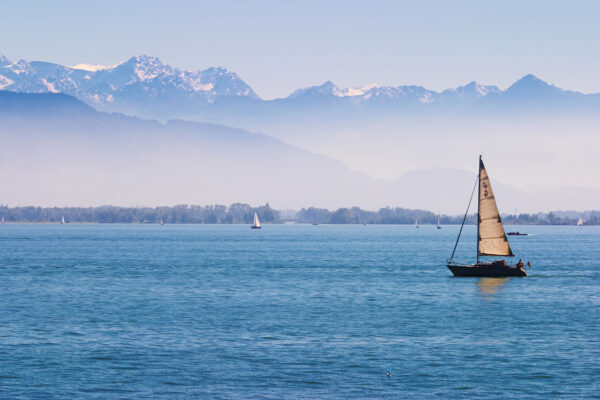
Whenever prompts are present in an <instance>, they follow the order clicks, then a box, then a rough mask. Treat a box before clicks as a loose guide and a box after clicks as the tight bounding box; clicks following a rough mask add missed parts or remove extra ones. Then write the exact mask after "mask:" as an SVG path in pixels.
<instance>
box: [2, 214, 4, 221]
mask: <svg viewBox="0 0 600 400" xmlns="http://www.w3.org/2000/svg"><path fill="white" fill-rule="evenodd" d="M2 223H4V215H3V216H2Z"/></svg>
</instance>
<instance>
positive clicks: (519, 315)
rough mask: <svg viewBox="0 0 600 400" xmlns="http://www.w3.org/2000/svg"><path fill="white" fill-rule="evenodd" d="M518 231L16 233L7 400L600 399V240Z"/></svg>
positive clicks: (557, 230)
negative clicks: (456, 272) (500, 271)
mask: <svg viewBox="0 0 600 400" xmlns="http://www.w3.org/2000/svg"><path fill="white" fill-rule="evenodd" d="M511 229H514V228H511V227H508V230H511ZM517 229H518V230H520V231H527V232H530V233H533V234H534V236H527V237H510V239H509V240H510V241H511V244H512V246H513V249H514V251H515V252H516V253H517V254H518V255H522V258H523V260H525V261H528V260H529V261H531V264H532V268H531V269H530V270H529V271H528V272H529V273H530V276H529V277H527V278H511V279H489V278H488V279H477V278H453V277H451V274H450V272H449V271H448V270H447V268H446V267H445V264H444V263H445V260H446V258H447V257H448V256H449V255H450V253H451V251H452V247H453V246H454V241H455V238H456V233H457V232H458V227H457V226H445V227H443V229H442V230H439V231H438V230H436V229H435V227H434V226H426V225H425V226H421V228H419V229H415V228H414V227H413V226H372V225H369V226H362V225H360V226H327V225H319V226H312V225H275V226H272V225H265V226H264V227H263V229H261V230H251V229H249V227H248V226H239V225H238V226H235V225H234V226H231V225H219V226H208V225H204V226H202V225H165V226H158V225H72V224H67V225H63V226H60V225H10V224H6V225H2V226H0V294H1V301H0V397H1V398H99V399H105V398H126V399H146V398H177V399H180V398H182V399H185V398H226V399H237V398H265V399H266V398H274V399H276V398H277V399H278V398H286V399H290V398H339V399H349V398H417V399H419V398H423V399H431V398H439V399H462V398H464V399H470V398H478V397H479V398H481V397H485V398H489V399H509V398H515V399H516V398H518V399H528V398H531V399H533V398H536V399H547V398H564V399H575V398H581V399H583V398H586V399H589V398H600V397H599V396H600V228H598V227H523V226H520V227H518V228H517ZM474 233H475V229H474V227H472V226H468V227H465V234H464V240H461V246H460V255H459V257H458V258H459V259H461V258H462V259H464V260H472V259H473V253H474ZM388 372H390V373H391V376H390V377H387V376H386V374H387V373H388Z"/></svg>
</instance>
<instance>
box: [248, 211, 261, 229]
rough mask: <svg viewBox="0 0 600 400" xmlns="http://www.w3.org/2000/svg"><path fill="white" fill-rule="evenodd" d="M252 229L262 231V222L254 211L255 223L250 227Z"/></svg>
mask: <svg viewBox="0 0 600 400" xmlns="http://www.w3.org/2000/svg"><path fill="white" fill-rule="evenodd" d="M250 228H252V229H260V220H259V219H258V214H257V213H256V211H254V223H253V224H252V226H251V227H250Z"/></svg>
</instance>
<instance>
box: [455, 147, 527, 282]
mask: <svg viewBox="0 0 600 400" xmlns="http://www.w3.org/2000/svg"><path fill="white" fill-rule="evenodd" d="M476 184H478V187H479V190H478V194H479V196H478V201H477V262H476V263H475V264H470V265H465V264H458V263H455V262H453V261H452V260H453V258H454V253H455V252H456V247H457V246H458V241H459V240H460V234H461V233H462V229H463V227H464V225H465V220H466V219H467V214H468V212H469V206H470V205H471V200H473V194H474V193H475V187H473V193H471V199H470V200H469V206H467V212H466V213H465V216H464V218H463V222H462V225H461V227H460V231H459V232H458V238H457V239H456V244H455V245H454V251H453V252H452V256H451V257H450V260H448V264H447V267H448V269H450V271H452V273H453V274H454V276H527V273H526V272H525V270H524V269H523V267H524V265H523V263H522V262H521V260H519V262H518V263H517V265H506V261H505V260H496V261H493V262H480V261H479V257H481V256H505V257H514V254H513V252H512V249H511V248H510V244H509V243H508V239H507V237H506V234H505V233H504V227H503V226H502V220H501V219H500V213H499V212H498V206H497V205H496V198H495V197H494V192H493V191H492V185H491V183H490V178H489V176H488V174H487V171H486V169H485V166H484V165H483V161H482V160H481V156H479V174H478V176H477V181H476ZM527 264H529V263H527Z"/></svg>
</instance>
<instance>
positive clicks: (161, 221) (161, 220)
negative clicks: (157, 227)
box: [160, 217, 164, 225]
mask: <svg viewBox="0 0 600 400" xmlns="http://www.w3.org/2000/svg"><path fill="white" fill-rule="evenodd" d="M160 224H161V225H164V223H163V219H162V217H160Z"/></svg>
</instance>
